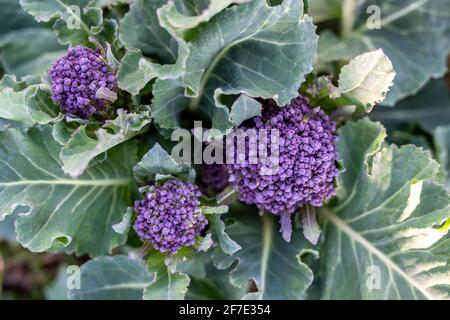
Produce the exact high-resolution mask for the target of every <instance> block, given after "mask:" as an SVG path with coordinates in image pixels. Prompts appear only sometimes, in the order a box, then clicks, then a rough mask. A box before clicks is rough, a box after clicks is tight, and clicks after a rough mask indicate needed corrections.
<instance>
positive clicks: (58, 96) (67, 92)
mask: <svg viewBox="0 0 450 320" xmlns="http://www.w3.org/2000/svg"><path fill="white" fill-rule="evenodd" d="M48 74H49V77H50V80H51V85H52V99H53V101H54V102H55V103H57V104H58V105H59V107H60V109H61V111H62V112H63V113H65V114H67V115H71V116H75V117H79V118H82V119H89V118H90V117H91V116H93V115H98V116H103V115H104V114H105V113H106V112H107V111H108V108H109V106H110V105H111V102H110V101H108V100H107V99H101V98H98V96H97V91H98V90H99V89H100V88H105V89H108V90H109V91H111V92H113V93H115V92H117V79H116V76H115V75H114V74H113V73H112V72H111V71H109V68H108V65H107V64H106V62H105V60H104V58H103V57H102V56H101V54H100V51H99V50H96V51H95V50H92V49H90V48H85V47H82V46H77V47H74V48H70V49H69V50H68V52H67V54H66V55H65V56H64V57H61V58H60V59H58V60H56V61H55V62H54V63H53V65H52V67H51V68H50V70H49V71H48Z"/></svg>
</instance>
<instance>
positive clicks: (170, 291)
mask: <svg viewBox="0 0 450 320" xmlns="http://www.w3.org/2000/svg"><path fill="white" fill-rule="evenodd" d="M165 259H166V256H165V255H163V254H161V253H160V252H154V253H152V254H150V255H149V256H148V258H147V263H148V269H149V271H150V272H152V273H154V275H155V278H154V280H153V281H152V283H150V285H148V286H147V287H146V288H145V290H144V300H182V299H184V296H185V294H186V292H187V287H188V286H189V282H190V279H189V276H188V275H187V274H185V273H182V272H179V271H176V270H170V268H169V267H168V266H167V265H166V261H165Z"/></svg>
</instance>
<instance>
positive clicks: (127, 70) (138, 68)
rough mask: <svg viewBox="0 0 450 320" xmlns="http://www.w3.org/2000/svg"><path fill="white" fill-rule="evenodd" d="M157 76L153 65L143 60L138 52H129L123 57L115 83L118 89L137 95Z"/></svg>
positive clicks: (145, 59)
mask: <svg viewBox="0 0 450 320" xmlns="http://www.w3.org/2000/svg"><path fill="white" fill-rule="evenodd" d="M156 76H157V73H156V70H155V65H154V64H153V63H151V62H150V61H149V60H148V59H147V58H145V57H144V56H143V55H142V54H141V52H140V51H138V50H129V51H128V52H127V53H126V54H125V56H124V57H123V59H122V61H121V63H120V67H119V71H118V73H117V82H118V84H119V88H121V89H122V90H125V91H128V92H129V93H131V94H133V95H138V94H139V91H141V89H142V88H144V87H145V85H146V84H147V83H149V82H150V80H152V79H154V78H155V77H156Z"/></svg>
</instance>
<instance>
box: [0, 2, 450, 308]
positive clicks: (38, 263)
mask: <svg viewBox="0 0 450 320" xmlns="http://www.w3.org/2000/svg"><path fill="white" fill-rule="evenodd" d="M0 6H1V8H2V10H1V11H0V77H1V79H0V172H1V174H0V220H1V221H0V287H1V288H2V289H1V290H0V297H1V298H2V299H15V298H19V299H20V298H32V299H40V298H48V299H66V298H70V299H108V298H109V299H141V298H143V299H183V298H186V299H194V298H195V299H214V298H215V299H241V298H244V299H310V298H311V299H318V298H321V299H441V298H444V299H445V298H448V297H449V296H450V264H449V259H450V258H449V257H450V240H449V238H448V236H447V234H448V230H449V227H450V224H449V221H450V220H449V219H450V210H449V203H450V198H449V194H448V187H449V186H450V178H449V170H450V160H449V155H448V153H449V152H450V151H449V148H450V122H449V120H450V96H449V88H450V86H449V82H448V77H447V70H448V58H447V57H448V53H449V51H450V40H449V39H450V0H440V1H433V0H413V1H411V0H383V1H381V0H379V1H377V0H375V1H365V0H362V1H355V0H313V1H300V0H284V1H281V0H279V1H268V2H266V1H264V0H253V1H246V0H215V1H208V0H202V1H197V0H196V1H194V0H174V1H166V0H134V1H132V0H59V1H54V0H39V1H37V0H20V2H19V0H12V1H10V0H8V1H6V0H0ZM71 6H77V7H78V8H79V9H80V16H79V17H78V16H76V13H75V12H74V11H73V10H71V9H70V8H72V7H71ZM377 10H379V11H377ZM377 12H379V13H380V21H379V23H380V28H375V29H374V28H372V27H371V23H372V22H373V19H374V17H375V18H376V17H377V16H376V14H377ZM74 21H75V22H79V25H80V28H77V29H71V28H69V25H70V23H73V22H74ZM68 45H70V46H75V45H84V46H89V47H101V48H102V50H103V52H104V54H105V56H106V59H107V61H108V63H109V64H110V66H112V67H113V68H114V70H115V72H116V74H117V77H118V83H119V87H120V89H121V93H120V94H119V97H118V99H117V100H116V102H115V103H114V107H115V110H116V112H115V115H114V117H113V118H112V119H110V120H108V121H106V122H104V123H96V122H89V123H86V122H82V121H80V119H71V120H72V121H70V122H69V121H66V120H67V119H66V118H64V116H63V115H62V114H60V112H59V109H58V107H57V106H56V105H54V103H53V102H52V101H51V98H50V95H51V93H50V89H49V83H48V79H47V76H46V70H47V69H48V68H49V67H50V65H51V63H52V62H53V61H54V60H55V59H56V58H58V57H60V56H62V55H64V54H65V52H66V49H67V47H68ZM379 49H381V50H379ZM299 88H300V89H299ZM299 90H300V91H299ZM299 92H300V93H301V94H303V95H306V96H308V98H309V99H310V101H311V104H312V105H313V106H321V107H323V108H324V109H325V110H326V111H327V112H328V113H330V114H332V115H333V117H335V119H337V121H338V124H339V126H340V129H339V136H340V139H339V142H338V150H339V154H340V158H341V159H340V164H339V165H340V169H341V173H340V176H339V178H338V180H337V196H336V197H335V198H333V199H332V200H331V201H330V202H329V203H328V204H327V205H326V206H324V207H323V208H320V209H319V210H317V218H318V223H315V225H313V222H310V223H311V224H308V223H306V222H305V221H310V220H308V219H305V218H303V219H301V217H300V214H298V215H297V216H296V219H295V220H296V221H295V229H294V233H293V237H292V241H291V242H290V243H286V242H285V241H284V240H283V239H282V237H281V235H280V233H279V232H278V225H277V222H276V221H275V219H273V217H272V216H268V215H264V216H263V217H260V216H259V215H258V212H257V211H256V209H255V208H253V207H251V206H244V205H243V204H241V203H239V202H234V203H232V204H231V205H230V208H229V209H228V213H225V211H226V210H224V208H219V209H220V210H219V209H217V210H215V209H211V208H210V209H209V210H210V211H211V212H212V214H211V215H210V217H209V218H210V224H211V227H210V228H209V229H208V231H207V233H206V234H205V239H204V241H203V243H201V245H200V246H199V247H198V248H196V249H195V250H192V249H191V250H189V249H186V250H181V251H180V253H179V254H177V255H176V256H167V255H164V254H161V253H159V252H157V251H155V250H150V252H149V254H148V255H147V256H146V257H145V258H143V259H142V260H140V259H134V260H133V259H128V258H127V255H130V254H131V255H133V254H135V253H136V250H138V249H139V247H140V245H141V243H140V241H139V240H138V239H137V237H136V235H135V234H134V232H133V231H132V230H130V228H129V226H130V223H131V222H132V219H133V213H132V210H130V209H127V208H128V207H129V206H130V205H132V203H133V200H134V199H136V198H137V197H138V193H137V189H138V187H139V186H141V185H142V184H143V183H145V182H148V181H152V180H154V179H157V178H160V175H161V174H164V175H176V176H179V177H183V178H184V179H190V180H193V179H195V171H194V168H192V167H190V166H184V165H180V164H178V163H176V162H175V161H174V160H173V159H172V158H171V157H170V155H169V154H168V153H167V150H169V149H170V146H171V142H170V141H169V139H168V137H170V132H171V130H173V129H176V128H179V127H183V128H188V129H189V128H191V127H192V121H193V120H194V119H201V120H204V122H205V123H207V124H208V125H209V127H211V128H215V129H218V132H219V133H220V134H226V133H228V132H229V131H230V130H231V129H232V128H234V127H236V126H238V125H239V124H241V123H242V122H243V121H245V120H247V119H249V118H251V117H253V116H255V115H258V114H260V103H259V101H258V100H256V99H255V98H271V99H274V100H275V101H276V102H277V103H278V104H280V105H283V104H286V103H288V102H289V101H290V100H291V99H292V98H294V97H295V96H297V94H298V93H299ZM386 93H387V95H386ZM302 221H303V223H302ZM304 234H305V235H306V236H307V237H308V239H309V240H310V239H316V240H317V239H318V243H317V244H315V245H313V244H311V243H310V242H309V241H308V240H306V239H305V236H304ZM313 242H314V241H313ZM68 265H78V266H81V279H82V283H83V285H82V287H81V289H76V290H70V292H68V290H67V288H66V280H67V276H68V275H67V274H66V267H67V266H68ZM373 266H375V267H377V268H378V269H375V271H374V269H373ZM373 272H379V275H380V279H379V280H380V281H379V283H378V285H377V284H375V285H376V286H377V288H376V290H373V287H372V286H371V285H370V284H369V283H371V281H372V280H373V279H372V278H371V275H372V274H373ZM372 285H373V283H372Z"/></svg>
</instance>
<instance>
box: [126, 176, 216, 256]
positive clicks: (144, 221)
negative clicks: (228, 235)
mask: <svg viewBox="0 0 450 320" xmlns="http://www.w3.org/2000/svg"><path fill="white" fill-rule="evenodd" d="M200 196H201V192H200V190H199V188H198V187H197V186H196V185H194V184H192V183H185V182H182V181H180V180H175V179H173V180H169V181H166V182H165V183H164V184H162V185H157V186H154V187H153V188H152V189H151V190H150V191H149V192H147V193H146V194H145V198H144V199H143V200H138V201H136V203H135V205H134V209H135V211H136V212H137V218H136V221H135V224H134V230H135V231H136V232H137V234H138V235H139V237H140V238H141V239H142V240H144V241H149V242H150V243H151V244H152V245H153V247H154V248H155V249H157V250H159V251H161V252H169V253H176V252H177V251H178V250H179V249H180V248H181V247H185V246H192V245H193V244H194V243H195V241H196V238H197V236H199V235H200V232H201V231H202V230H203V229H204V228H205V227H206V225H207V224H208V220H207V219H206V217H205V216H204V215H203V214H201V212H200V200H199V198H200Z"/></svg>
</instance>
